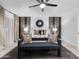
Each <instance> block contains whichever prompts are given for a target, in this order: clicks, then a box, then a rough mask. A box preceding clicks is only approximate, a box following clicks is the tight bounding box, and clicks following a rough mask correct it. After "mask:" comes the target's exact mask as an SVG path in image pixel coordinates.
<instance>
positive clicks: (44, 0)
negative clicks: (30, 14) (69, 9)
mask: <svg viewBox="0 0 79 59" xmlns="http://www.w3.org/2000/svg"><path fill="white" fill-rule="evenodd" d="M36 1H37V2H38V3H39V4H36V5H33V6H29V8H32V7H38V6H39V7H40V8H41V10H42V12H43V11H44V8H45V7H46V6H51V7H57V6H58V5H57V4H51V3H47V2H48V1H49V0H36Z"/></svg>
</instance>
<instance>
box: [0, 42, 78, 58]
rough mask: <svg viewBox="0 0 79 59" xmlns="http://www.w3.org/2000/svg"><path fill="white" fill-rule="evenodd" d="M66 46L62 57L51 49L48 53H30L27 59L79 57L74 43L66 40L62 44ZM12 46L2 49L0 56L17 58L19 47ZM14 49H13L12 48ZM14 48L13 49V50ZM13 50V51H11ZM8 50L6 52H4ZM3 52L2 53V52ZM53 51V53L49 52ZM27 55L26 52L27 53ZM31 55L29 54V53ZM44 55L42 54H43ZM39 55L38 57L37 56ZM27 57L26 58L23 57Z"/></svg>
mask: <svg viewBox="0 0 79 59" xmlns="http://www.w3.org/2000/svg"><path fill="white" fill-rule="evenodd" d="M62 45H63V46H64V47H65V48H64V47H63V48H62V57H61V58H58V57H57V54H56V52H55V53H54V54H53V53H52V52H53V51H50V52H48V53H46V52H44V53H40V52H38V53H39V54H38V53H32V54H31V53H30V58H27V57H26V58H27V59H35V58H36V59H53V58H54V59H79V58H78V57H79V51H78V50H77V49H76V48H75V47H74V46H72V45H69V44H68V43H66V42H63V44H62ZM16 46H17V45H15V46H14V47H16ZM14 47H12V48H7V49H5V50H3V51H0V56H3V55H5V56H4V57H3V58H0V59H12V56H13V57H15V58H14V59H17V48H15V49H13V48H14ZM12 49H13V50H12ZM11 50H12V51H11ZM10 51H11V52H10ZM4 52H6V53H4ZM8 52H10V53H9V54H7V53H8ZM1 53H2V54H1ZM49 53H51V54H49ZM6 54H7V55H6ZM25 55H26V54H25ZM28 55H29V54H28ZM41 55H42V56H41ZM37 56H38V57H37ZM23 59H25V58H23Z"/></svg>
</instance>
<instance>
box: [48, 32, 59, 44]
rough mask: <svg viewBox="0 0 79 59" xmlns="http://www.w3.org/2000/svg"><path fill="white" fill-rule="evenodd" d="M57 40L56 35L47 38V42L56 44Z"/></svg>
mask: <svg viewBox="0 0 79 59" xmlns="http://www.w3.org/2000/svg"><path fill="white" fill-rule="evenodd" d="M57 39H58V33H54V34H51V35H50V36H49V39H48V42H50V43H57Z"/></svg>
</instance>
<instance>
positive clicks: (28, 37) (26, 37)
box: [22, 32, 32, 43]
mask: <svg viewBox="0 0 79 59" xmlns="http://www.w3.org/2000/svg"><path fill="white" fill-rule="evenodd" d="M22 36H23V41H24V43H32V40H31V37H30V35H29V34H27V33H25V32H23V33H22Z"/></svg>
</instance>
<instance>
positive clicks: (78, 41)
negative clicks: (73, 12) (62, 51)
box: [77, 12, 79, 50]
mask: <svg viewBox="0 0 79 59" xmlns="http://www.w3.org/2000/svg"><path fill="white" fill-rule="evenodd" d="M77 48H78V50H79V12H78V21H77Z"/></svg>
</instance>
